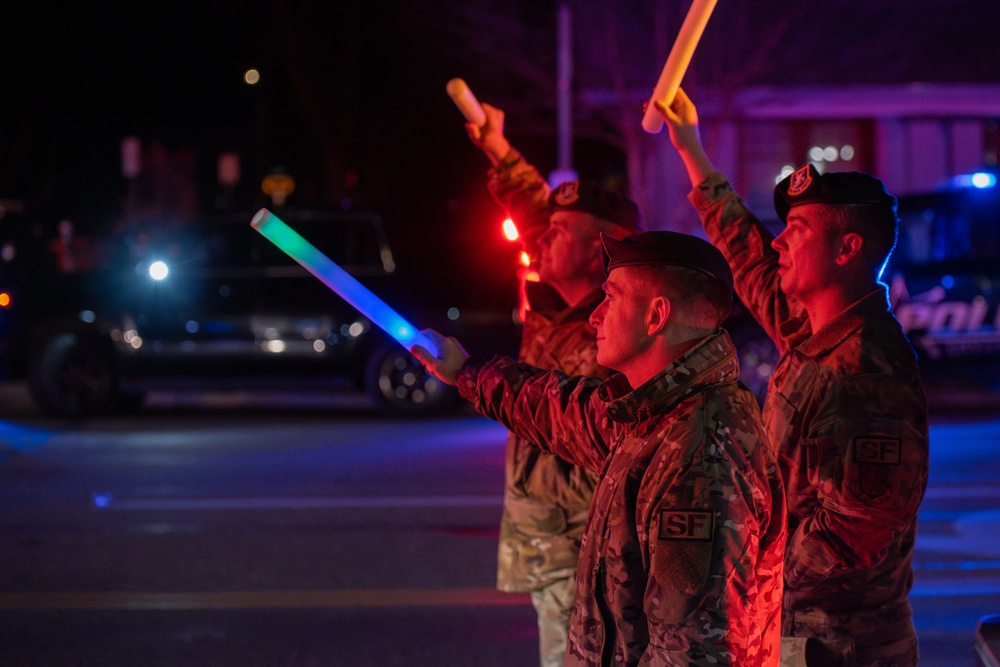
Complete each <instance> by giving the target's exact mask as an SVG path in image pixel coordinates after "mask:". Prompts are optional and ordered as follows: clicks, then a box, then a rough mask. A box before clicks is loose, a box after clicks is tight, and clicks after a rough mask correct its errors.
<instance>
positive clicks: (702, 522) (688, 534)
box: [659, 510, 715, 542]
mask: <svg viewBox="0 0 1000 667" xmlns="http://www.w3.org/2000/svg"><path fill="white" fill-rule="evenodd" d="M714 533H715V515H714V514H713V513H712V512H710V511H707V510H660V532H659V538H660V539H661V540H695V541H698V542H711V541H712V535H713V534H714Z"/></svg>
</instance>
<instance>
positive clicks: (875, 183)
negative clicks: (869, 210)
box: [774, 164, 896, 222]
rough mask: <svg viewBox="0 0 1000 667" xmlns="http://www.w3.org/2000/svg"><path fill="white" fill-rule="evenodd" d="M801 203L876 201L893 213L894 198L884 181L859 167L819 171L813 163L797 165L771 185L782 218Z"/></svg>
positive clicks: (779, 215) (873, 202)
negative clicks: (850, 169)
mask: <svg viewBox="0 0 1000 667" xmlns="http://www.w3.org/2000/svg"><path fill="white" fill-rule="evenodd" d="M801 204H875V205H880V206H885V207H886V208H887V209H888V210H891V211H892V214H893V217H895V214H896V198H895V197H893V196H892V195H890V194H889V193H888V192H886V189H885V183H883V182H882V181H880V180H879V179H877V178H875V177H874V176H872V175H871V174H865V173H863V172H860V171H834V172H830V173H827V174H821V173H819V171H817V170H816V167H814V166H813V165H812V164H807V165H806V166H804V167H799V168H798V169H797V170H795V172H793V173H792V174H790V175H789V176H787V177H785V178H784V179H782V180H781V181H780V182H779V183H778V184H777V185H776V186H774V210H775V212H776V213H777V214H778V217H779V218H781V221H782V222H784V221H785V218H786V217H787V216H788V211H789V210H790V209H791V208H792V207H794V206H799V205H801Z"/></svg>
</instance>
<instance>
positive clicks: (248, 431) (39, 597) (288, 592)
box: [0, 387, 1000, 667]
mask: <svg viewBox="0 0 1000 667" xmlns="http://www.w3.org/2000/svg"><path fill="white" fill-rule="evenodd" d="M152 398H153V401H152V402H151V404H150V405H149V406H148V407H146V408H145V409H144V410H143V412H141V413H140V414H139V415H136V416H133V417H128V418H119V419H102V420H94V421H89V422H83V423H68V422H61V421H58V420H51V419H46V418H43V417H40V416H39V415H37V414H36V413H34V412H33V411H32V409H31V408H30V406H28V405H27V404H26V403H25V400H24V397H23V394H22V393H20V392H19V391H18V390H17V388H16V387H15V388H13V389H12V388H9V387H7V388H0V418H2V420H0V441H3V442H4V443H5V444H4V446H3V448H2V449H0V461H2V462H0V531H2V534H3V536H4V539H3V540H2V541H0V563H2V564H3V566H2V568H0V665H2V666H4V667H6V666H7V665H55V666H61V665H102V666H103V665H108V666H111V667H115V666H117V665H223V666H228V665H241V666H242V665H369V664H370V665H375V664H378V665H438V664H448V665H458V666H462V665H469V666H470V667H471V666H473V665H475V666H489V665H531V664H533V663H534V655H535V642H536V631H535V628H534V618H533V613H532V610H531V607H530V604H529V602H528V600H527V597H525V596H519V595H505V594H500V593H497V592H495V591H494V590H493V589H492V578H493V570H494V558H495V542H496V522H497V517H498V513H499V506H500V492H501V484H500V476H501V471H502V465H503V436H504V434H503V430H502V429H500V428H499V427H497V426H496V425H494V424H492V423H490V422H488V421H485V420H483V419H481V418H478V417H473V416H470V415H461V416H457V417H454V418H448V419H440V420H434V421H423V422H408V421H383V420H379V419H377V418H376V417H375V416H374V415H372V414H371V413H370V412H369V411H368V410H367V409H366V406H365V405H364V403H363V401H358V400H357V398H356V397H351V396H349V395H343V396H312V397H310V398H309V400H308V401H306V400H305V398H304V397H301V396H299V397H289V396H285V395H272V396H262V395H255V396H239V395H235V394H220V395H200V396H196V397H191V396H184V395H180V394H164V395H159V396H154V397H152ZM206 404H207V405H208V406H209V407H208V408H206V407H204V406H205V405H206ZM932 449H933V454H932V464H933V467H932V474H931V486H930V489H929V491H928V495H927V499H926V500H925V502H924V505H923V507H922V511H921V525H920V536H919V539H918V547H917V559H916V563H915V567H916V583H915V586H914V590H913V596H912V601H913V605H914V609H915V611H916V618H917V624H918V630H919V633H920V638H921V645H922V653H923V657H924V660H923V663H922V664H924V665H930V666H931V667H937V666H944V665H955V664H971V663H972V644H973V630H974V628H975V624H976V621H977V619H978V618H979V617H980V616H982V615H983V614H985V613H989V612H997V611H1000V603H998V601H1000V538H998V536H1000V457H998V456H997V455H996V453H997V451H998V450H1000V417H998V416H996V415H991V414H986V413H983V412H982V411H978V412H977V413H976V414H975V415H972V416H964V417H962V416H957V417H956V416H955V415H947V416H946V415H938V416H936V418H935V421H934V426H933V432H932Z"/></svg>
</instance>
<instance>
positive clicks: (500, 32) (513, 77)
mask: <svg viewBox="0 0 1000 667" xmlns="http://www.w3.org/2000/svg"><path fill="white" fill-rule="evenodd" d="M687 4H689V3H687V2H659V3H657V2H655V1H654V0H636V1H635V2H634V3H623V4H621V5H618V4H616V3H607V2H602V1H600V0H579V1H578V2H575V3H574V6H575V7H576V11H577V22H578V23H579V24H580V25H579V26H578V28H577V39H578V44H577V51H578V55H577V65H578V67H579V72H578V78H577V81H576V83H577V85H578V86H581V87H582V86H591V87H604V88H607V87H609V86H610V83H611V80H610V78H609V75H608V73H607V72H606V71H604V70H602V65H606V63H607V62H608V58H607V55H606V53H605V51H604V49H605V46H606V44H605V40H604V36H603V34H602V31H603V33H607V26H606V22H605V21H604V20H603V19H602V18H601V12H607V11H609V8H614V9H613V11H615V12H617V13H618V14H619V16H618V18H619V19H620V21H621V23H620V24H619V29H620V34H619V38H620V40H621V43H622V44H624V45H625V47H626V54H625V55H626V56H627V60H628V62H627V63H626V64H628V65H629V67H628V71H627V72H626V73H625V75H626V76H625V79H626V80H625V83H626V84H627V85H628V86H630V87H639V88H641V87H643V86H650V87H651V85H652V84H653V83H655V77H656V75H657V74H658V72H659V68H660V67H661V63H662V60H661V59H660V58H661V57H659V56H657V57H653V54H654V53H656V52H657V48H656V45H655V44H651V43H649V42H650V41H651V40H650V37H649V35H648V30H649V25H648V24H649V23H650V21H649V18H648V17H649V16H650V15H651V14H650V13H651V12H652V11H653V8H654V7H660V8H665V9H666V13H667V18H668V19H669V20H670V21H672V22H673V23H674V24H676V23H678V22H679V21H680V20H681V19H682V18H683V14H684V11H685V8H686V6H687ZM555 5H556V0H543V1H541V2H528V1H525V2H513V3H512V2H501V1H500V0H469V1H467V2H463V3H455V2H451V1H449V0H411V1H410V2H403V3H392V2H367V3H353V2H334V1H331V2H310V1H308V0H299V1H296V2H292V1H285V0H251V1H249V2H247V1H241V0H199V1H194V0H178V1H176V2H150V3H137V2H132V3H124V2H95V3H56V2H40V3H17V6H15V7H7V8H5V21H4V24H5V25H4V28H3V39H2V42H0V44H2V48H3V54H4V61H5V62H4V67H2V68H0V198H20V199H23V200H25V201H26V202H27V204H28V206H29V209H30V211H31V212H32V214H33V215H35V216H37V217H38V219H40V220H41V221H42V222H44V223H45V224H47V225H54V224H55V222H56V221H57V220H59V219H60V218H62V217H72V218H74V219H75V220H78V221H79V224H80V225H82V226H84V227H85V226H86V225H88V224H90V225H94V226H95V227H101V226H102V225H106V224H107V221H108V220H109V219H112V218H114V217H115V216H116V215H118V212H119V209H120V205H121V196H122V193H123V192H124V190H125V182H124V179H123V178H122V176H121V173H120V163H119V150H120V149H119V146H120V141H121V138H122V137H123V136H126V135H131V134H136V135H139V136H140V137H142V138H143V140H144V141H146V142H149V141H152V140H159V141H162V142H163V143H164V144H166V145H167V146H168V147H170V148H171V149H174V150H175V149H178V148H181V147H190V148H193V149H195V150H197V152H198V156H199V177H200V178H199V181H200V185H201V188H202V193H201V194H202V201H203V202H204V204H205V208H207V209H211V206H212V201H213V198H214V195H215V190H216V189H217V185H216V184H215V179H214V175H215V160H216V157H217V155H218V154H219V153H220V152H222V151H238V152H239V153H240V154H241V156H242V158H243V172H244V184H243V190H242V192H241V194H242V195H243V202H242V203H243V205H244V206H246V207H248V208H249V207H251V206H252V205H254V204H255V203H258V202H255V201H254V195H255V194H256V193H257V192H258V184H259V181H260V178H261V176H262V175H263V170H265V169H266V168H268V167H271V166H274V165H279V164H280V165H283V166H285V167H287V168H288V169H289V170H290V171H291V172H292V173H293V174H294V175H295V176H296V178H297V181H298V183H299V191H298V193H297V195H296V197H297V199H298V203H300V204H311V205H329V204H336V203H337V202H339V201H340V199H341V197H342V196H343V195H344V187H345V186H344V181H343V175H344V173H345V171H346V170H347V169H348V168H353V169H356V170H357V171H358V172H359V174H360V177H361V179H360V186H359V189H358V191H357V192H355V193H354V196H355V201H356V203H357V204H359V205H366V206H369V207H371V208H374V209H377V210H378V211H380V212H381V213H382V215H383V217H384V218H385V220H386V223H387V226H388V227H389V230H390V237H391V238H394V239H395V240H397V250H398V252H400V253H401V254H404V255H405V254H406V252H408V251H412V252H413V253H414V254H420V253H422V252H425V251H426V252H430V251H436V249H438V248H439V247H441V246H445V245H448V246H449V248H448V249H447V250H448V251H449V252H455V251H458V252H462V253H464V254H465V255H467V256H469V257H470V258H471V259H472V261H483V262H502V261H506V259H505V258H504V257H500V258H496V257H495V255H496V252H491V251H493V250H495V248H493V247H492V244H493V243H494V241H493V239H494V237H493V236H492V234H493V233H494V232H493V231H492V228H490V229H488V230H487V229H486V228H485V227H484V225H483V223H481V222H479V221H480V220H482V219H483V218H489V221H488V222H489V225H492V224H493V218H497V219H498V216H499V211H498V210H496V208H495V207H494V206H492V204H491V202H490V200H489V198H488V195H487V193H486V189H485V187H484V185H483V176H484V172H485V169H486V166H487V163H486V161H485V159H484V158H483V156H481V155H480V154H479V153H478V151H477V150H476V149H475V148H474V147H472V146H471V145H470V144H469V143H468V140H467V139H466V137H465V132H464V129H463V128H462V119H461V117H460V115H459V114H458V112H457V110H456V109H455V108H454V107H453V105H452V104H451V102H450V100H449V99H448V98H447V96H446V95H445V93H444V85H445V83H446V82H447V80H448V79H449V78H450V77H452V76H464V77H465V78H467V79H468V80H469V81H470V83H473V87H474V90H475V91H476V93H477V95H479V97H480V98H481V99H483V100H487V101H494V102H497V103H499V104H500V105H501V106H503V107H504V108H505V109H506V110H507V111H508V114H509V121H508V135H509V136H510V137H511V139H512V141H513V142H514V144H515V145H516V146H518V147H519V148H521V149H522V150H523V151H524V152H525V153H526V154H528V156H529V157H530V158H531V159H532V160H533V161H535V162H536V163H537V164H538V165H539V166H540V167H541V168H542V169H543V171H546V170H547V169H548V168H551V167H552V166H554V164H553V162H554V157H555V156H554V153H555V146H554V114H553V111H554V92H553V90H552V82H553V80H554V62H555V46H554V39H553V35H554V31H553V27H552V26H553V23H554V19H553V17H554V14H555ZM998 8H1000V4H998V3H982V2H971V1H969V0H948V1H947V2H946V1H945V0H920V2H903V1H902V0H884V1H883V2H879V3H871V2H861V1H860V0H838V1H836V2H828V3H801V2H800V1H798V0H775V1H774V2H772V3H757V2H750V1H749V0H746V1H744V0H720V3H719V9H717V10H716V14H717V15H716V16H713V19H712V23H710V25H709V29H708V30H706V33H705V37H704V40H703V47H704V50H705V52H706V53H712V54H713V57H712V58H706V57H705V56H699V57H696V60H695V62H694V63H693V65H692V71H691V73H690V78H691V79H692V81H695V82H696V81H698V79H699V77H700V80H701V81H706V82H712V83H716V84H718V83H720V82H722V83H725V84H727V85H741V84H755V83H761V82H766V81H767V80H769V79H770V80H778V81H781V82H791V83H804V82H808V81H816V82H822V83H838V82H869V81H870V80H873V77H874V78H878V77H879V76H882V77H883V80H914V79H919V80H968V81H984V80H995V79H996V78H997V75H996V73H995V72H994V71H993V70H995V64H996V62H997V61H998V58H1000V54H998V53H997V48H998V42H1000V40H996V38H995V37H992V38H990V37H989V34H990V31H992V30H994V29H995V25H996V24H997V20H1000V9H998ZM864 12H866V15H865V17H862V16H860V14H861V13H864ZM633 14H634V16H633ZM637 17H638V18H637ZM643 17H645V18H643ZM859 25H865V26H867V27H869V28H870V30H871V32H872V34H871V35H869V36H868V38H867V40H865V39H864V36H862V35H859V33H858V26H859ZM602 26H603V27H602ZM958 45H961V47H962V48H961V49H959V47H958ZM663 50H664V48H663V47H662V45H661V47H660V48H659V51H663ZM908 53H910V54H916V56H922V57H915V56H910V55H906V54H908ZM963 54H964V55H963ZM994 56H996V57H994ZM699 58H700V60H699ZM873 61H877V62H878V63H879V66H878V67H871V66H870V63H871V62H873ZM247 67H257V68H259V69H260V70H261V72H262V76H263V81H262V85H261V86H259V87H257V88H250V87H248V86H246V85H245V84H243V82H242V80H241V76H242V72H243V71H244V70H245V69H246V68H247ZM579 116H580V117H579V118H578V119H577V121H576V122H577V125H576V130H577V144H576V146H575V151H576V156H577V165H576V166H577V167H578V169H579V170H580V171H581V173H582V174H583V175H585V176H590V177H600V176H601V175H603V174H605V173H607V172H608V171H609V170H614V169H615V168H617V167H618V166H619V165H621V164H623V162H624V160H623V156H622V155H621V154H620V152H619V149H618V148H617V147H616V145H615V132H616V129H615V128H614V127H611V126H610V125H608V124H607V123H605V124H604V125H602V122H603V121H602V119H601V118H599V117H596V116H595V115H593V114H591V115H589V116H587V115H586V113H585V111H584V110H582V109H581V110H580V111H579ZM638 117H639V114H638V113H637V118H638ZM261 119H263V120H264V131H260V129H259V122H260V120H261ZM588 137H589V139H588ZM602 138H603V141H602V140H600V139H602ZM619 145H620V144H619ZM470 219H471V220H476V221H477V224H478V227H476V228H473V227H471V226H470V225H469V220H470ZM484 239H486V240H484ZM443 254H444V255H447V252H444V253H443Z"/></svg>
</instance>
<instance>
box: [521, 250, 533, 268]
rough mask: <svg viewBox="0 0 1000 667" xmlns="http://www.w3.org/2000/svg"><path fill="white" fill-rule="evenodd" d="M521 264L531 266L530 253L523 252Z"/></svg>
mask: <svg viewBox="0 0 1000 667" xmlns="http://www.w3.org/2000/svg"><path fill="white" fill-rule="evenodd" d="M521 264H523V265H524V266H531V258H530V257H528V253H526V252H521Z"/></svg>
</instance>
